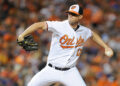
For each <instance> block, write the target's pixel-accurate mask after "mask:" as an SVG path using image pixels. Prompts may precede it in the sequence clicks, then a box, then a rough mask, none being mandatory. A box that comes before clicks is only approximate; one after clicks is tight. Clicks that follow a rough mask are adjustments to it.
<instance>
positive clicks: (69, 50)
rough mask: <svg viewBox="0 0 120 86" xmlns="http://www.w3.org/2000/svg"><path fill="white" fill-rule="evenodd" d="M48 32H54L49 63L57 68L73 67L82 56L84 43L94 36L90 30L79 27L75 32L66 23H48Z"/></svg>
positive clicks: (66, 21)
mask: <svg viewBox="0 0 120 86" xmlns="http://www.w3.org/2000/svg"><path fill="white" fill-rule="evenodd" d="M47 24H48V31H51V32H53V34H52V42H51V47H50V52H49V55H48V63H51V64H52V65H54V66H57V67H62V68H64V67H72V66H75V65H76V61H77V59H78V58H79V56H80V53H81V50H82V48H83V45H84V42H85V41H86V40H87V39H88V38H90V37H91V36H92V32H91V30H90V29H89V28H87V27H84V26H82V25H79V28H78V29H77V30H76V31H75V30H74V29H73V28H72V27H71V26H70V24H69V22H68V20H65V21H62V22H61V21H60V22H59V21H47Z"/></svg>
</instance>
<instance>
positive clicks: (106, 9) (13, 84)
mask: <svg viewBox="0 0 120 86" xmlns="http://www.w3.org/2000/svg"><path fill="white" fill-rule="evenodd" d="M76 2H77V3H78V4H79V5H80V6H82V7H83V8H84V18H83V19H82V20H81V21H80V24H82V25H84V26H86V27H89V28H91V29H92V30H94V31H96V32H97V33H98V34H99V35H100V36H101V37H102V39H103V40H104V41H105V42H106V43H107V44H108V45H109V46H110V47H111V48H112V49H113V50H114V56H113V57H111V58H109V57H106V56H105V55H104V49H103V48H102V47H100V46H98V45H97V44H96V43H94V42H93V41H91V40H88V41H87V43H86V44H85V47H84V49H83V52H82V54H81V56H80V58H79V60H78V63H77V67H78V69H79V71H80V74H81V75H82V76H83V78H84V80H85V82H86V84H87V86H120V0H76ZM74 3H75V1H74V0H0V86H27V83H28V82H29V80H30V79H31V78H32V77H33V76H34V74H36V73H37V72H38V71H40V70H41V69H42V68H43V67H44V66H45V65H46V61H47V56H48V54H49V48H50V42H51V33H50V32H47V31H43V30H41V29H39V30H38V31H36V32H34V33H32V35H33V36H34V39H35V40H36V41H37V42H38V43H39V50H38V51H32V52H26V51H24V50H23V49H22V48H21V47H19V46H18V45H17V43H16V39H17V37H18V35H19V34H20V33H22V32H23V31H24V30H25V29H26V28H27V27H28V26H30V25H31V24H33V23H35V22H40V21H45V20H50V21H51V20H59V21H62V20H64V19H67V14H66V13H65V11H66V10H67V9H68V7H69V6H70V5H71V4H74ZM51 86H63V85H60V84H59V83H57V84H54V85H51Z"/></svg>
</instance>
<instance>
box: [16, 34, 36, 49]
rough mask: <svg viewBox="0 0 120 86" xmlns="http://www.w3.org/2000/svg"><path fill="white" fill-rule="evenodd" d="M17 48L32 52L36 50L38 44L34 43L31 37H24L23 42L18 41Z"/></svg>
mask: <svg viewBox="0 0 120 86" xmlns="http://www.w3.org/2000/svg"><path fill="white" fill-rule="evenodd" d="M17 43H18V45H19V46H21V47H23V49H25V50H26V51H34V50H38V43H36V42H35V41H34V39H33V37H32V35H29V36H26V37H24V40H23V41H18V40H17Z"/></svg>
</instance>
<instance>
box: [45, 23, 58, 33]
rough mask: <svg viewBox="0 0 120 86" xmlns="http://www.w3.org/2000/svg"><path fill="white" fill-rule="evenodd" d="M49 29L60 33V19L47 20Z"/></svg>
mask: <svg viewBox="0 0 120 86" xmlns="http://www.w3.org/2000/svg"><path fill="white" fill-rule="evenodd" d="M46 23H47V30H48V31H50V32H53V33H59V23H58V21H46Z"/></svg>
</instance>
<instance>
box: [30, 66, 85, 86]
mask: <svg viewBox="0 0 120 86" xmlns="http://www.w3.org/2000/svg"><path fill="white" fill-rule="evenodd" d="M55 82H60V83H62V84H64V85H65V86H86V85H85V83H84V81H83V79H82V77H81V75H80V74H79V71H78V69H77V68H76V67H73V68H71V69H69V70H67V71H61V70H56V69H54V68H52V67H49V66H48V65H47V66H46V67H45V68H44V69H42V70H41V71H40V72H38V73H37V74H36V75H35V76H34V77H33V78H32V79H31V81H30V82H29V83H28V86H49V85H51V84H52V83H55Z"/></svg>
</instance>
